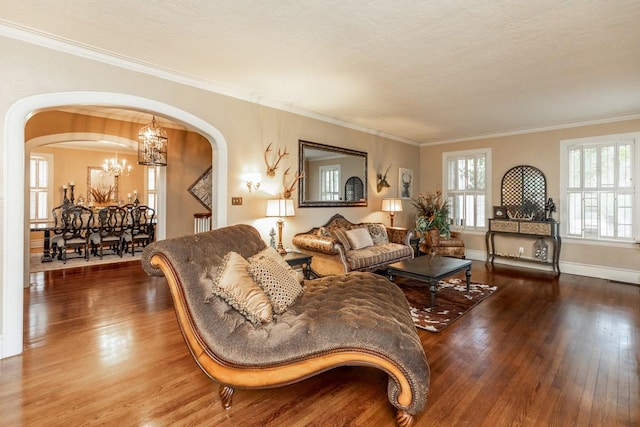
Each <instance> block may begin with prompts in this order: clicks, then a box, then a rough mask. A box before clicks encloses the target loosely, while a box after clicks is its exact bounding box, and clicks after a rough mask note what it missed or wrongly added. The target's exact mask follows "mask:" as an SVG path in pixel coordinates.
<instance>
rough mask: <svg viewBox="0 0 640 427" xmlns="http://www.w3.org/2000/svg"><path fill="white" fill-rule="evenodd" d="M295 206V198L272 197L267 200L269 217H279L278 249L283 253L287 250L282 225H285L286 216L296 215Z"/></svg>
mask: <svg viewBox="0 0 640 427" xmlns="http://www.w3.org/2000/svg"><path fill="white" fill-rule="evenodd" d="M295 215H296V213H295V210H294V208H293V199H270V200H267V215H266V216H267V217H277V218H278V221H277V224H278V246H277V247H276V250H277V251H278V252H279V253H281V254H286V253H287V251H286V250H285V249H284V246H282V227H283V226H284V217H287V216H295Z"/></svg>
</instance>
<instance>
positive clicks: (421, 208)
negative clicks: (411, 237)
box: [412, 190, 451, 238]
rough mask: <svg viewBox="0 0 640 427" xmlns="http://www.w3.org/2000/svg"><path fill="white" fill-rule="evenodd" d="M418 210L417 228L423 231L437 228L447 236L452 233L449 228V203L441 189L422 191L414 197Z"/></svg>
mask: <svg viewBox="0 0 640 427" xmlns="http://www.w3.org/2000/svg"><path fill="white" fill-rule="evenodd" d="M412 204H413V206H415V208H416V210H417V212H416V229H417V230H418V231H420V232H421V233H423V234H424V233H426V232H427V231H429V230H433V229H437V230H439V231H440V235H444V236H446V237H447V238H448V237H449V236H450V235H451V230H450V228H449V203H448V201H447V200H446V199H445V198H443V197H442V192H441V191H439V190H438V191H436V192H435V193H420V195H419V196H418V197H416V198H414V199H412Z"/></svg>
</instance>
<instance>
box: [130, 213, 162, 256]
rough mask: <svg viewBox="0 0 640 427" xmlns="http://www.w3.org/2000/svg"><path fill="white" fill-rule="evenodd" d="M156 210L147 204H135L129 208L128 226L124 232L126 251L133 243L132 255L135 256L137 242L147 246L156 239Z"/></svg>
mask: <svg viewBox="0 0 640 427" xmlns="http://www.w3.org/2000/svg"><path fill="white" fill-rule="evenodd" d="M155 215H156V211H155V210H154V209H153V208H150V207H149V206H146V205H138V206H133V207H132V208H130V209H129V212H128V219H127V222H128V224H127V227H126V229H125V232H124V234H123V237H122V238H123V241H124V245H123V246H124V251H125V252H128V251H129V244H131V256H135V247H136V243H138V244H139V245H142V247H144V246H146V245H147V244H149V243H150V242H152V241H153V240H154V239H155V224H154V218H155Z"/></svg>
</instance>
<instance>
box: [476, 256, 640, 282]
mask: <svg viewBox="0 0 640 427" xmlns="http://www.w3.org/2000/svg"><path fill="white" fill-rule="evenodd" d="M467 259H472V260H476V261H486V259H487V253H486V252H484V251H478V250H470V249H467ZM493 263H494V264H502V265H510V266H514V267H523V268H531V269H534V270H540V271H553V269H552V268H551V266H549V265H537V264H531V263H524V262H518V261H516V260H510V259H508V258H496V259H495V260H494V261H493ZM560 271H561V272H562V273H566V274H575V275H576V276H587V277H596V278H598V279H606V280H611V281H614V282H622V283H630V284H634V285H640V271H639V270H628V269H623V268H611V267H605V266H600V265H588V264H580V263H576V262H563V261H560Z"/></svg>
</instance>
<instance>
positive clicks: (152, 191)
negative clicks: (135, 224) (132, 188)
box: [147, 166, 160, 212]
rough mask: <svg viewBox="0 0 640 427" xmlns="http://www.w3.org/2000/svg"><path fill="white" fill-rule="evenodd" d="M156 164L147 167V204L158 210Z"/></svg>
mask: <svg viewBox="0 0 640 427" xmlns="http://www.w3.org/2000/svg"><path fill="white" fill-rule="evenodd" d="M158 172H160V171H159V170H158V166H155V167H153V166H151V167H147V206H149V207H150V208H153V210H154V211H156V212H157V211H158Z"/></svg>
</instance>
